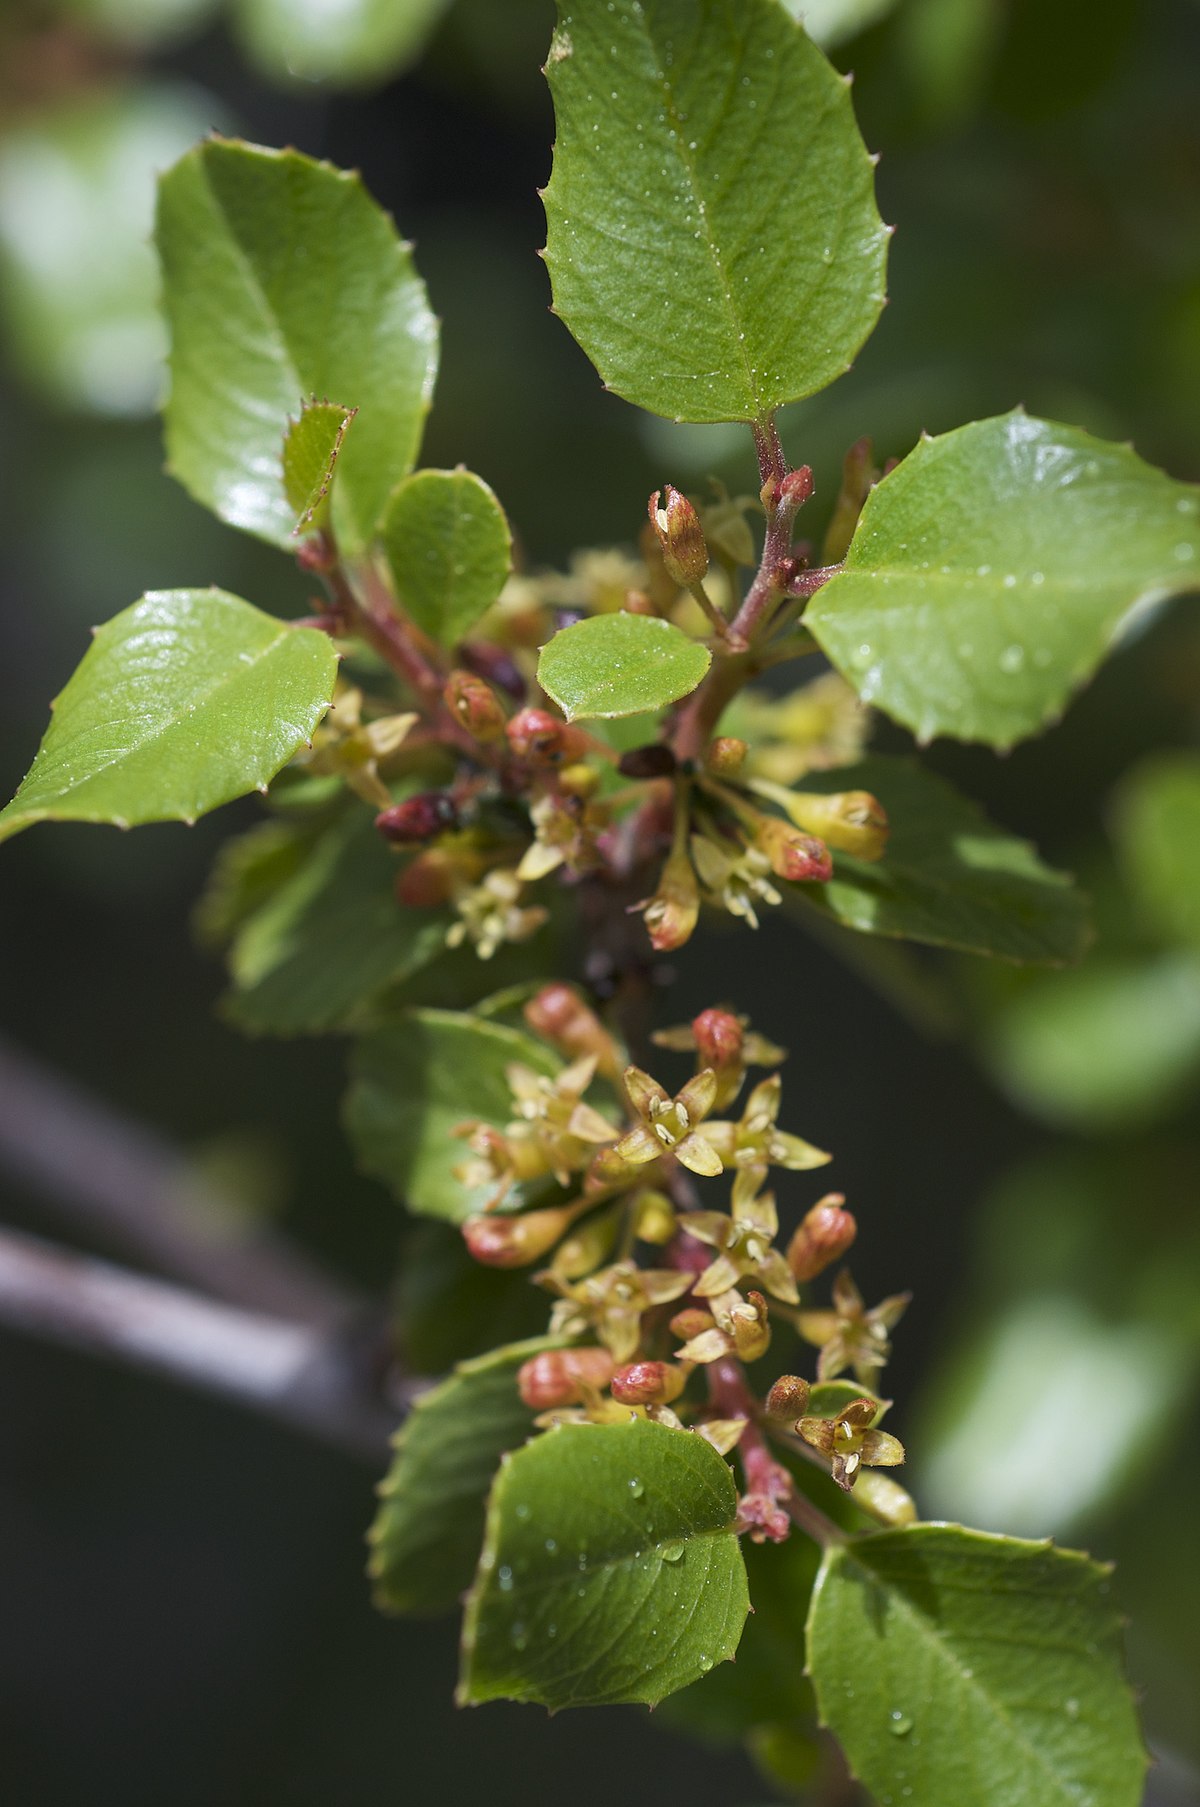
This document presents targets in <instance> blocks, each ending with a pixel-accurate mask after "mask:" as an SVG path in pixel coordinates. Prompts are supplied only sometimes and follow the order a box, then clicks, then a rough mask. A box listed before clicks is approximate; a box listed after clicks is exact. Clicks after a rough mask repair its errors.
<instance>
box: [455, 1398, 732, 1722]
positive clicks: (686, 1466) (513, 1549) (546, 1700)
mask: <svg viewBox="0 0 1200 1807" xmlns="http://www.w3.org/2000/svg"><path fill="white" fill-rule="evenodd" d="M736 1508H737V1498H736V1492H735V1489H734V1484H733V1476H732V1473H731V1472H730V1469H729V1467H728V1466H727V1464H726V1463H725V1462H724V1461H723V1460H722V1458H721V1457H720V1456H719V1455H718V1454H717V1452H716V1451H715V1450H714V1449H713V1448H712V1446H711V1444H708V1443H706V1442H705V1441H704V1439H703V1438H702V1437H697V1436H695V1435H694V1434H693V1433H692V1432H691V1431H683V1430H674V1429H672V1428H670V1427H668V1426H666V1425H662V1424H652V1423H651V1422H649V1421H648V1420H646V1419H633V1420H631V1422H630V1423H628V1424H605V1425H596V1424H565V1425H560V1426H559V1427H558V1428H557V1429H555V1430H551V1431H547V1432H546V1433H545V1434H544V1435H542V1436H540V1437H537V1438H535V1439H534V1441H533V1442H532V1443H529V1444H527V1445H526V1446H525V1448H524V1449H521V1450H518V1451H517V1452H516V1454H515V1455H513V1456H510V1457H509V1459H508V1460H507V1462H505V1463H504V1464H503V1466H502V1467H501V1470H500V1473H499V1474H498V1476H497V1477H496V1484H495V1486H494V1488H493V1490H492V1497H491V1501H490V1503H489V1506H488V1519H487V1540H486V1543H485V1545H484V1552H483V1556H482V1557H481V1559H480V1566H479V1573H478V1575H477V1576H476V1580H475V1585H474V1587H473V1589H472V1592H471V1598H470V1602H469V1604H468V1608H467V1620H466V1626H465V1629H464V1634H463V1675H462V1681H461V1683H460V1686H459V1699H460V1701H461V1702H463V1703H464V1704H466V1703H477V1702H480V1701H485V1700H502V1699H503V1700H532V1701H538V1702H540V1703H541V1704H542V1705H543V1706H547V1707H550V1708H551V1709H554V1708H558V1707H567V1706H585V1705H597V1706H598V1705H603V1704H610V1703H614V1702H617V1701H647V1702H649V1703H650V1704H651V1705H653V1704H654V1703H655V1702H656V1701H659V1700H661V1699H662V1698H663V1697H664V1695H667V1694H671V1693H674V1691H675V1690H676V1689H677V1688H682V1687H685V1686H686V1685H687V1684H688V1683H689V1682H692V1681H695V1680H696V1679H697V1678H698V1677H699V1676H701V1675H704V1674H707V1672H708V1671H709V1670H710V1669H711V1668H713V1667H714V1665H715V1664H717V1663H720V1662H724V1661H725V1659H726V1658H728V1657H731V1656H732V1655H733V1653H734V1651H735V1650H736V1649H737V1645H738V1639H739V1638H740V1636H741V1631H742V1625H743V1623H744V1621H745V1617H746V1612H747V1607H748V1599H747V1593H746V1570H745V1565H744V1563H743V1562H742V1555H741V1550H740V1549H739V1547H738V1540H737V1537H736V1536H735V1535H734V1532H733V1528H732V1527H733V1521H734V1515H735V1512H736Z"/></svg>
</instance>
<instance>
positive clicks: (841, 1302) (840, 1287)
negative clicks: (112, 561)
mask: <svg viewBox="0 0 1200 1807" xmlns="http://www.w3.org/2000/svg"><path fill="white" fill-rule="evenodd" d="M833 1308H834V1310H835V1311H836V1312H837V1314H838V1316H839V1317H843V1318H858V1317H861V1316H862V1311H863V1296H862V1294H861V1293H860V1292H859V1290H858V1288H857V1286H855V1284H854V1281H853V1280H852V1278H851V1276H850V1269H849V1268H848V1267H843V1268H839V1269H838V1275H837V1279H836V1280H835V1281H834V1283H833Z"/></svg>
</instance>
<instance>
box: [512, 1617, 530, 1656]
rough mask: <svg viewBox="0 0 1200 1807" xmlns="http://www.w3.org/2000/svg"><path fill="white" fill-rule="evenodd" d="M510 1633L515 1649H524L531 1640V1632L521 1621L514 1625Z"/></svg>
mask: <svg viewBox="0 0 1200 1807" xmlns="http://www.w3.org/2000/svg"><path fill="white" fill-rule="evenodd" d="M508 1635H509V1640H510V1642H511V1644H512V1647H513V1649H514V1650H524V1648H525V1646H526V1644H528V1642H529V1633H528V1632H527V1631H526V1629H525V1627H524V1626H523V1625H522V1624H520V1623H519V1622H518V1623H517V1624H516V1625H514V1626H513V1628H512V1630H511V1631H510V1632H509V1634H508Z"/></svg>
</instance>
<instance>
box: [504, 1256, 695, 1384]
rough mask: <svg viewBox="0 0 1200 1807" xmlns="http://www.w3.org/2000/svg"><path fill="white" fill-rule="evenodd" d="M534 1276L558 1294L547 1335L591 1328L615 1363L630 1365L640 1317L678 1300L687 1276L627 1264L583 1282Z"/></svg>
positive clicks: (619, 1263) (549, 1273)
mask: <svg viewBox="0 0 1200 1807" xmlns="http://www.w3.org/2000/svg"><path fill="white" fill-rule="evenodd" d="M537 1278H538V1279H539V1280H540V1281H541V1282H542V1284H543V1285H544V1286H547V1287H549V1288H550V1290H551V1291H552V1292H556V1293H557V1294H558V1295H559V1299H558V1303H557V1304H556V1305H555V1307H554V1310H553V1312H552V1313H551V1316H550V1330H551V1334H552V1335H554V1336H578V1335H580V1334H582V1333H583V1332H584V1331H586V1330H592V1331H594V1332H595V1334H596V1335H597V1336H598V1337H599V1338H600V1341H601V1342H602V1343H603V1344H604V1345H605V1347H606V1348H607V1349H608V1350H609V1352H610V1353H611V1355H612V1356H613V1358H614V1360H616V1361H618V1362H630V1361H632V1360H633V1358H634V1356H635V1355H636V1354H637V1353H638V1348H639V1345H640V1343H641V1337H642V1314H643V1313H644V1312H647V1311H649V1310H650V1309H651V1307H652V1306H655V1305H666V1304H668V1303H669V1302H670V1301H671V1300H672V1299H678V1298H681V1297H682V1296H683V1294H684V1293H685V1292H687V1290H688V1288H689V1287H690V1285H691V1283H692V1276H691V1275H690V1274H688V1273H680V1272H679V1271H678V1270H677V1269H675V1268H649V1267H636V1266H635V1265H634V1263H633V1262H632V1261H617V1262H614V1263H613V1265H612V1266H611V1267H606V1268H601V1269H600V1271H599V1272H598V1273H595V1274H589V1275H588V1277H587V1278H586V1279H585V1280H577V1281H567V1280H564V1279H563V1278H562V1276H561V1275H560V1274H558V1273H556V1272H555V1271H554V1270H553V1269H548V1270H547V1271H546V1272H545V1273H542V1274H539V1275H538V1276H537Z"/></svg>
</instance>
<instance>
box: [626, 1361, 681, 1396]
mask: <svg viewBox="0 0 1200 1807" xmlns="http://www.w3.org/2000/svg"><path fill="white" fill-rule="evenodd" d="M686 1384H687V1376H686V1374H681V1373H680V1371H679V1369H678V1368H674V1367H672V1366H671V1364H670V1362H630V1363H629V1365H628V1367H625V1368H618V1369H617V1371H616V1373H615V1374H614V1375H613V1377H612V1396H613V1398H614V1399H615V1400H617V1401H618V1402H619V1404H621V1405H670V1403H671V1401H672V1400H673V1399H678V1398H679V1395H680V1394H681V1393H682V1392H683V1389H684V1387H685V1386H686Z"/></svg>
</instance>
